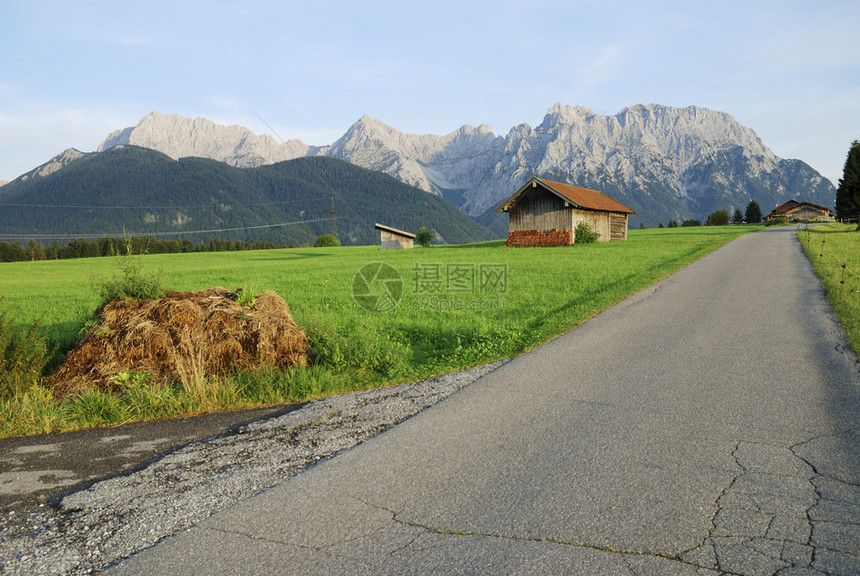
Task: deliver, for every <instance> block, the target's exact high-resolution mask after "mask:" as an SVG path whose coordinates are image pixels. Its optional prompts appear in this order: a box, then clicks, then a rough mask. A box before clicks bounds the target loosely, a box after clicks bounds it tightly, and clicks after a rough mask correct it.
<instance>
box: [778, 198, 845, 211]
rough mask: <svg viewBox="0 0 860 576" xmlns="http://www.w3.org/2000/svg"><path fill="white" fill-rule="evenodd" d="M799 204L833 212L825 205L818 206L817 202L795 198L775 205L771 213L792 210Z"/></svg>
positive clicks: (799, 205) (798, 206)
mask: <svg viewBox="0 0 860 576" xmlns="http://www.w3.org/2000/svg"><path fill="white" fill-rule="evenodd" d="M801 206H809V207H810V208H813V209H814V210H819V211H821V212H826V213H828V214H830V213H831V212H833V211H832V210H831V209H830V208H827V207H826V206H819V205H818V204H813V203H812V202H807V201H805V200H803V201H801V202H798V201H797V200H789V201H788V202H786V203H785V204H781V205H780V206H777V207H776V208H774V209H773V212H771V214H776V213H778V212H788V211H789V210H792V209H794V208H800V207H801Z"/></svg>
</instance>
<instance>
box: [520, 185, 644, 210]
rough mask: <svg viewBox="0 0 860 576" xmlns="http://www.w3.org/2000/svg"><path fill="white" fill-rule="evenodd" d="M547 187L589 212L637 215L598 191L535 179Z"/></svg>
mask: <svg viewBox="0 0 860 576" xmlns="http://www.w3.org/2000/svg"><path fill="white" fill-rule="evenodd" d="M535 180H537V181H539V182H541V183H542V184H544V185H545V186H547V187H549V188H552V189H553V190H555V191H556V192H558V193H559V194H561V195H562V196H564V197H565V198H567V199H568V200H570V201H571V202H573V203H574V204H577V205H578V206H579V207H580V208H587V209H588V210H603V211H604V212H623V213H625V214H636V210H631V209H630V208H628V207H627V206H625V205H624V204H622V203H621V202H619V201H618V200H615V199H614V198H610V197H609V196H607V195H606V194H604V193H603V192H598V191H597V190H589V189H588V188H580V187H579V186H571V185H570V184H562V183H561V182H552V181H550V180H544V179H543V178H535Z"/></svg>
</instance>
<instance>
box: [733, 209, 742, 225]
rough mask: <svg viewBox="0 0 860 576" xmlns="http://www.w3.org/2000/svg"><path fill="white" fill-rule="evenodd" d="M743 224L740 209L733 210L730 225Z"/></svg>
mask: <svg viewBox="0 0 860 576" xmlns="http://www.w3.org/2000/svg"><path fill="white" fill-rule="evenodd" d="M743 223H744V213H743V212H741V211H740V209H735V213H734V216H732V224H743Z"/></svg>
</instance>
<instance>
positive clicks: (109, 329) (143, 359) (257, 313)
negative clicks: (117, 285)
mask: <svg viewBox="0 0 860 576" xmlns="http://www.w3.org/2000/svg"><path fill="white" fill-rule="evenodd" d="M237 298H238V295H237V293H236V292H231V291H229V290H226V289H224V288H213V289H211V290H204V291H201V292H171V293H169V294H168V295H167V296H165V297H164V298H161V299H159V300H115V301H113V302H111V303H109V304H107V305H105V306H103V307H101V308H100V309H99V310H97V311H96V320H97V322H96V324H95V325H94V326H92V327H91V328H90V329H89V330H88V331H87V333H86V334H85V335H84V336H83V338H81V340H80V341H79V342H78V344H77V345H76V346H75V348H74V349H73V350H72V351H71V352H70V353H69V355H68V356H67V357H66V360H65V361H64V362H63V364H62V365H61V366H60V368H59V370H58V371H57V372H55V373H54V374H52V375H51V376H50V377H48V378H47V380H46V384H47V385H49V386H51V387H53V388H54V391H55V393H56V394H58V395H61V396H67V395H70V394H75V393H80V392H83V391H85V390H87V389H91V388H101V389H104V390H110V389H113V388H114V386H115V385H114V378H115V376H116V375H117V374H119V373H121V372H124V371H128V372H145V373H147V374H149V375H151V376H152V377H153V378H154V380H155V381H156V382H158V383H161V384H169V383H173V382H177V381H179V382H183V383H187V382H192V381H194V380H195V379H199V378H205V377H208V376H226V375H227V374H228V373H230V372H232V371H236V370H258V369H260V368H282V367H289V366H304V365H306V364H307V363H308V357H309V354H310V346H309V345H308V340H307V337H306V336H305V333H304V332H303V331H302V330H301V329H300V328H299V327H298V326H296V323H295V322H294V321H293V317H292V314H290V309H289V307H288V306H287V303H286V302H284V300H283V299H282V298H281V297H280V296H278V295H277V294H275V293H274V292H265V293H263V294H260V295H259V296H258V297H257V298H256V300H255V301H254V304H253V306H251V307H247V308H246V307H244V306H241V305H239V304H238V303H237V301H236V300H237Z"/></svg>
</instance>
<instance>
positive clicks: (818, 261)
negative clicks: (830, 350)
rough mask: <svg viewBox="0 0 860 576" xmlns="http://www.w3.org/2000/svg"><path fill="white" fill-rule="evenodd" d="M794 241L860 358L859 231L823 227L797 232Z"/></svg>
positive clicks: (850, 226) (850, 227)
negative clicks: (802, 252)
mask: <svg viewBox="0 0 860 576" xmlns="http://www.w3.org/2000/svg"><path fill="white" fill-rule="evenodd" d="M797 238H798V240H800V243H801V245H802V246H803V251H804V253H805V254H806V257H807V258H808V259H809V262H810V263H811V264H812V267H813V268H814V269H815V273H816V274H817V275H818V277H819V278H820V279H821V283H822V284H823V285H824V290H825V292H826V294H827V301H828V302H830V306H831V307H832V308H833V312H834V313H835V314H836V317H837V318H839V322H840V323H841V324H842V327H843V328H844V329H845V333H846V335H847V336H848V344H849V345H850V346H851V348H852V349H853V350H854V352H855V353H856V354H857V355H858V356H860V230H857V227H856V226H854V225H853V224H836V223H833V224H825V225H818V226H813V227H811V228H805V229H803V230H800V231H798V233H797Z"/></svg>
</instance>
